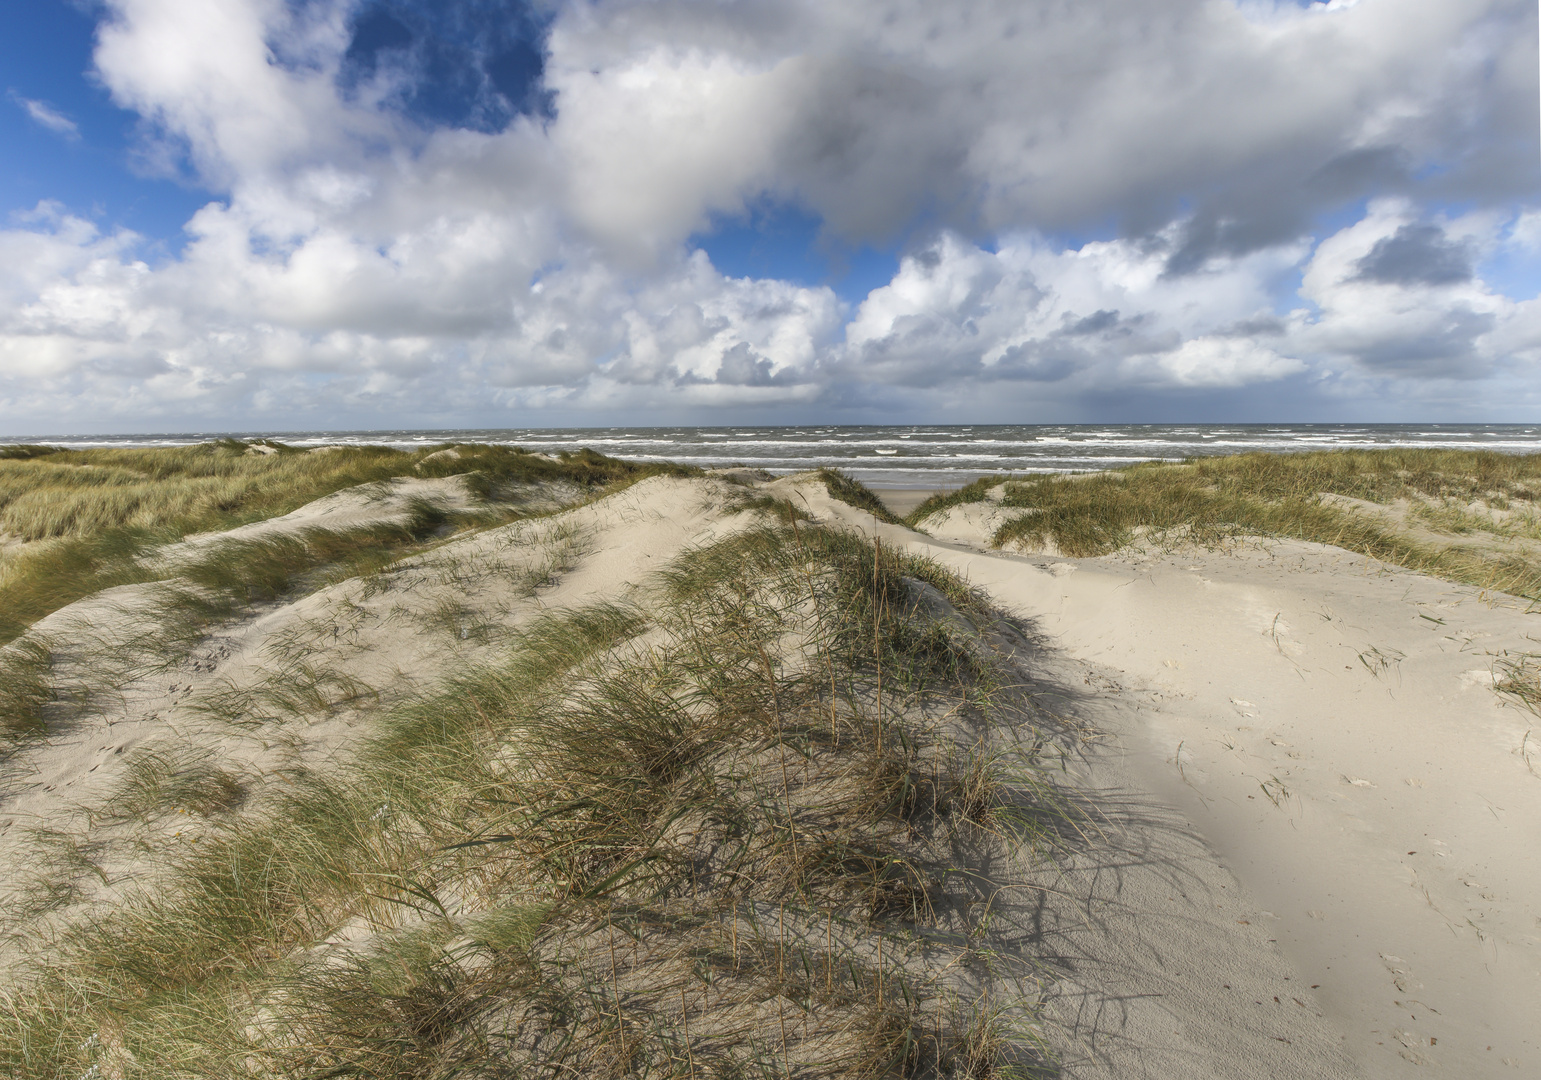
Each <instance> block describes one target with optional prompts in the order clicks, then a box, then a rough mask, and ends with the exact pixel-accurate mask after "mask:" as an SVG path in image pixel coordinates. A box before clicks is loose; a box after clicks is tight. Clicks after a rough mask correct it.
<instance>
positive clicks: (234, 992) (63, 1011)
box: [0, 518, 1064, 1080]
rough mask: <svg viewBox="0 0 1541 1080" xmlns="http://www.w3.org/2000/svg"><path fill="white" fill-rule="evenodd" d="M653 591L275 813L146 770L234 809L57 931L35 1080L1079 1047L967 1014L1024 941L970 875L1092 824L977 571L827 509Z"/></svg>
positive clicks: (12, 1021) (393, 713) (954, 1061)
mask: <svg viewBox="0 0 1541 1080" xmlns="http://www.w3.org/2000/svg"><path fill="white" fill-rule="evenodd" d="M651 589H652V591H651V592H650V593H649V594H648V600H647V602H646V604H645V605H644V606H639V607H627V606H614V605H598V606H592V607H587V608H582V609H578V610H575V611H569V612H563V613H557V614H547V615H544V616H542V617H541V618H539V619H537V620H536V621H534V622H533V623H532V624H529V625H527V626H526V627H524V628H523V629H522V630H521V631H519V632H518V633H517V635H516V637H515V638H514V640H513V644H512V646H511V648H509V649H508V651H507V652H506V655H505V656H504V657H503V658H502V659H500V660H498V661H496V662H493V663H489V664H487V665H485V666H481V667H474V668H468V669H464V670H462V671H460V672H458V673H457V674H456V675H454V676H453V677H452V678H451V679H449V680H448V681H447V682H446V683H445V684H444V685H443V686H441V687H439V688H438V689H436V690H434V691H432V692H428V693H425V694H423V695H422V696H420V697H418V698H416V699H414V700H411V701H408V702H405V703H402V704H398V705H396V706H393V707H392V708H391V710H390V711H389V712H388V713H387V714H386V715H384V716H383V717H382V718H381V720H380V723H379V726H378V728H377V729H376V734H375V735H374V736H373V737H372V738H371V739H369V740H368V741H367V742H366V743H365V745H364V746H363V747H362V748H361V749H360V751H359V753H358V755H357V757H356V758H355V759H353V760H352V761H350V762H349V763H347V764H343V765H338V766H335V767H333V768H331V769H329V770H328V771H327V772H325V773H315V772H305V771H303V770H297V771H295V772H294V773H293V774H291V775H290V777H289V780H290V782H289V783H286V784H284V785H282V786H280V787H278V788H277V790H276V791H272V792H269V793H267V794H266V795H265V796H263V798H264V799H265V800H266V801H265V802H263V803H262V804H261V805H260V806H257V807H255V808H252V809H250V810H248V811H247V812H245V813H241V814H225V813H224V810H223V807H224V806H225V805H227V804H226V802H225V798H226V795H228V797H229V799H230V800H232V802H231V803H230V805H233V800H235V799H237V798H239V796H238V795H236V793H235V789H234V788H229V789H228V791H226V789H224V788H220V786H219V785H220V784H221V781H220V780H219V779H218V778H217V777H215V776H214V775H213V774H212V773H211V772H210V771H209V769H208V767H207V766H206V765H205V766H199V765H198V763H196V762H192V761H189V760H184V759H182V758H177V757H175V756H172V755H169V754H164V753H162V754H159V756H156V755H152V754H149V753H145V756H144V757H142V758H140V759H136V763H135V767H136V769H137V771H135V772H132V775H131V777H130V782H128V783H127V786H125V788H124V789H123V791H122V795H121V806H122V808H123V810H124V811H125V812H126V811H130V810H132V811H133V812H135V813H138V814H139V815H141V816H147V815H151V814H153V813H155V812H156V810H157V809H158V808H161V807H165V806H167V805H169V804H171V803H177V802H179V801H180V802H186V801H189V800H190V799H192V798H195V797H197V798H205V799H206V803H205V810H206V813H205V815H204V816H205V817H206V818H207V821H206V822H205V823H204V828H205V829H206V830H207V831H205V832H204V833H203V834H202V839H201V842H200V843H199V844H198V845H197V846H196V848H184V851H185V853H184V854H183V855H182V856H181V857H180V858H179V859H177V860H176V861H175V862H173V863H172V864H171V865H170V866H169V867H168V868H167V873H166V874H165V875H164V877H163V878H162V879H161V880H158V881H157V882H156V883H155V884H154V886H153V887H148V888H144V889H139V890H130V892H129V894H128V895H127V896H126V897H124V898H123V899H122V900H121V901H120V902H117V903H115V904H114V905H113V906H112V907H111V908H110V909H107V910H103V911H101V912H97V913H95V915H94V917H91V918H85V919H82V920H80V921H78V922H75V923H72V924H70V925H68V926H66V927H64V928H62V929H61V930H59V931H58V932H57V935H56V937H55V938H54V939H53V940H52V941H50V943H49V947H48V948H47V950H46V952H45V953H43V954H41V955H40V957H39V961H38V963H37V964H36V965H35V966H34V967H32V968H31V969H30V970H28V971H27V972H26V973H25V975H24V976H23V977H22V978H21V979H20V981H19V983H18V984H17V985H16V986H15V987H14V988H13V989H11V990H10V991H9V992H8V994H7V996H6V999H5V1005H4V1007H3V1008H0V1072H4V1073H5V1075H7V1076H14V1077H17V1078H18V1080H31V1078H41V1077H49V1078H53V1077H58V1076H78V1075H87V1074H90V1075H103V1076H105V1075H114V1076H119V1077H122V1078H124V1080H130V1078H137V1077H149V1076H154V1077H157V1078H160V1077H165V1078H180V1077H188V1078H191V1077H199V1078H206V1077H232V1078H233V1077H323V1076H333V1077H341V1076H349V1077H368V1078H380V1080H385V1078H400V1077H423V1078H428V1077H450V1076H494V1075H499V1076H501V1075H521V1074H523V1073H525V1072H530V1073H541V1074H544V1073H546V1072H548V1071H549V1072H551V1073H553V1074H556V1073H564V1074H565V1073H572V1074H575V1075H581V1076H590V1075H592V1076H600V1075H604V1076H612V1077H613V1076H622V1075H628V1074H635V1075H639V1076H659V1077H665V1076H667V1077H679V1078H683V1077H685V1076H687V1075H691V1074H692V1073H694V1072H697V1071H698V1070H699V1072H700V1075H703V1076H748V1075H754V1074H758V1073H761V1072H766V1071H769V1072H771V1073H774V1074H776V1075H799V1074H801V1075H807V1076H811V1075H819V1076H833V1077H853V1078H854V1077H863V1078H864V1077H878V1076H883V1075H891V1074H894V1073H913V1072H915V1071H917V1070H918V1069H920V1068H922V1067H925V1068H928V1069H931V1068H935V1069H937V1070H938V1071H939V1072H942V1073H947V1074H949V1075H969V1076H974V1075H987V1074H990V1073H991V1072H992V1071H999V1070H1001V1069H1003V1068H1004V1067H1006V1066H1007V1065H1009V1064H1010V1063H1011V1062H1012V1061H1013V1060H1017V1061H1018V1063H1019V1064H1022V1065H1023V1066H1024V1074H1025V1071H1026V1066H1027V1065H1032V1064H1034V1063H1037V1064H1042V1059H1041V1057H1038V1056H1035V1054H1036V1052H1035V1051H1033V1050H1032V1049H1031V1047H1030V1046H1029V1047H1026V1048H1025V1049H1024V1043H1023V1041H1022V1039H1020V1038H1007V1037H1006V1034H1005V1033H1006V1032H1008V1030H1009V1028H1010V1017H1009V1016H1003V1015H1001V1014H1000V1013H999V1012H998V1011H992V1010H991V1009H989V1008H988V1007H985V1008H983V1009H974V1008H971V1007H968V1006H966V1005H960V1001H967V1000H970V999H971V997H972V995H971V994H970V993H969V992H968V986H969V984H967V982H966V981H965V982H962V983H960V982H958V980H966V979H967V978H968V977H969V975H968V972H969V971H970V970H971V968H970V965H969V964H967V963H961V962H958V963H951V962H949V961H950V959H951V958H952V957H953V954H954V953H956V952H957V951H958V950H959V949H963V950H965V951H967V950H971V949H973V948H975V947H976V945H977V944H978V943H979V942H982V941H985V940H986V939H988V937H989V935H990V934H991V933H993V932H994V931H993V930H991V928H990V924H987V923H986V922H982V921H981V916H980V913H981V912H988V911H989V910H990V906H991V905H990V904H989V903H987V902H986V901H987V900H988V899H989V898H991V897H992V896H993V895H994V893H993V888H992V886H991V885H990V883H989V882H988V881H986V880H985V879H984V878H983V877H982V876H981V875H980V874H979V873H977V872H970V873H958V872H955V871H954V869H953V868H954V866H955V864H956V862H957V861H958V860H959V859H962V858H964V856H965V853H968V852H973V853H976V854H977V853H978V852H979V851H981V850H983V849H985V848H989V849H990V850H995V849H994V848H990V845H992V844H1001V843H1007V842H1008V841H1009V844H1010V847H1009V848H1007V849H1003V850H1011V851H1015V850H1017V845H1019V844H1023V843H1026V844H1028V845H1029V846H1031V845H1034V844H1047V843H1051V842H1052V835H1053V833H1054V831H1055V829H1056V828H1057V827H1058V825H1057V823H1058V822H1060V821H1062V820H1063V816H1064V815H1063V812H1062V811H1061V810H1060V809H1059V807H1058V804H1057V802H1056V801H1055V800H1054V799H1053V797H1052V796H1051V795H1050V794H1049V793H1048V790H1047V788H1045V787H1044V786H1043V785H1042V783H1041V782H1040V781H1038V780H1037V778H1036V772H1035V766H1034V764H1033V758H1032V754H1033V753H1034V752H1035V751H1028V752H1026V753H1021V754H1015V755H1007V754H1004V753H1003V752H1002V751H1001V750H1000V748H999V747H996V748H994V749H991V748H990V747H989V746H987V745H986V744H984V743H980V744H979V745H978V746H975V745H974V743H975V741H976V740H977V739H981V738H983V737H984V734H985V733H986V732H987V731H988V730H990V724H991V720H990V717H991V715H993V710H994V709H995V708H997V707H998V706H997V704H996V701H995V698H994V696H993V695H994V694H995V693H996V691H997V684H998V680H997V679H996V678H995V677H994V675H993V668H992V663H991V660H990V658H989V655H988V650H986V649H985V648H984V647H983V646H982V645H980V644H979V642H978V641H977V640H972V639H971V638H970V636H969V632H968V631H967V630H966V628H958V627H951V628H949V627H948V626H946V625H942V624H940V623H938V622H937V621H936V620H935V619H933V618H931V617H930V616H928V615H927V614H926V610H927V609H926V607H925V604H924V603H923V602H922V601H923V599H924V597H926V596H930V595H932V593H929V592H927V591H926V590H928V589H929V590H935V591H938V592H941V593H944V594H950V595H953V596H956V597H957V598H959V600H960V601H963V602H968V603H975V601H974V600H973V596H972V594H971V593H970V591H969V590H968V588H967V587H966V585H965V584H964V583H962V582H960V581H958V580H957V579H955V578H953V577H952V576H951V575H949V574H948V573H947V572H946V571H944V570H942V569H941V568H939V567H937V566H936V565H935V564H932V563H929V562H927V561H925V560H922V559H918V558H915V557H912V556H908V555H904V554H902V553H898V552H892V551H887V550H884V549H881V548H877V547H874V546H873V545H872V544H870V543H867V542H866V541H864V540H863V539H861V538H860V537H858V536H855V535H853V534H848V533H840V532H833V531H827V530H821V529H813V528H809V527H807V526H805V525H803V524H802V523H801V522H799V521H798V520H796V519H795V518H793V519H792V520H791V521H790V522H789V523H787V524H781V523H775V522H768V523H765V524H763V525H761V526H759V527H754V528H750V529H748V530H745V531H743V532H740V533H737V534H735V535H733V536H731V537H729V538H728V539H726V540H723V541H721V542H719V543H716V544H713V545H711V546H708V547H705V548H702V549H698V550H693V551H691V552H689V553H688V554H687V555H686V556H684V557H683V558H682V559H681V560H680V561H679V562H677V563H676V564H675V565H674V566H672V567H671V568H669V569H668V571H667V572H665V573H664V574H663V575H662V576H661V577H660V578H659V579H657V580H656V581H655V582H654V583H653V584H652V586H651ZM976 613H977V614H978V615H979V616H980V617H981V618H982V617H983V615H984V612H983V610H982V609H978V610H977V612H976ZM976 636H977V635H976ZM965 728H966V729H967V730H968V731H969V732H970V733H971V735H970V737H969V738H968V739H967V740H962V741H960V739H959V737H958V736H959V732H960V731H962V730H963V729H965ZM200 768H202V769H203V771H201V772H200V771H199V769H200ZM232 782H233V781H232ZM222 791H225V792H226V794H221V792H222ZM248 798H250V796H248ZM200 813H203V811H200ZM998 858H999V856H998V855H997V859H998ZM997 917H998V916H997ZM360 934H363V935H365V936H366V938H367V940H366V941H363V942H356V943H354V944H351V945H348V944H344V941H345V939H347V938H348V937H349V936H358V935H360ZM970 955H972V953H971V954H970ZM992 955H994V954H992ZM991 963H992V964H996V965H1002V964H1005V965H1009V964H1010V963H1011V961H1010V959H1009V958H1008V957H1007V956H1005V955H997V956H996V958H995V959H994V960H992V961H991ZM93 1070H94V1072H93Z"/></svg>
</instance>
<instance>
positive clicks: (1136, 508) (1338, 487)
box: [910, 449, 1541, 600]
mask: <svg viewBox="0 0 1541 1080" xmlns="http://www.w3.org/2000/svg"><path fill="white" fill-rule="evenodd" d="M996 489H999V494H998V495H997V494H995V492H996ZM1538 497H1541V456H1538V455H1524V456H1516V455H1506V454H1497V453H1478V452H1468V451H1453V450H1416V449H1415V450H1373V451H1371V450H1362V451H1361V450H1333V451H1322V452H1314V453H1302V454H1261V453H1256V454H1240V455H1236V456H1232V457H1217V458H1198V459H1193V460H1190V461H1186V462H1183V463H1181V464H1163V463H1147V464H1142V465H1134V466H1130V467H1128V468H1124V469H1118V470H1113V471H1109V472H1103V473H1095V474H1092V475H1088V476H1072V477H1062V476H1045V477H1034V478H1029V479H1025V480H1021V479H1009V478H1006V477H991V478H986V479H983V480H980V481H976V482H975V483H973V484H971V485H969V486H968V487H967V488H964V489H962V490H960V491H957V492H953V493H950V494H948V495H944V496H938V497H936V498H933V499H931V500H928V501H927V502H925V503H923V504H921V505H920V506H919V507H917V508H916V510H915V512H914V513H913V514H912V515H911V517H910V521H911V522H912V523H917V524H918V523H922V522H924V521H925V520H926V519H927V518H929V517H931V516H932V515H934V514H937V513H941V512H943V511H945V510H947V509H948V508H950V507H953V506H959V505H963V504H966V503H970V502H983V501H985V500H986V499H994V500H995V501H997V503H998V505H999V506H1000V508H1001V510H1002V511H1003V512H1006V513H1007V514H1008V516H1007V518H1006V520H1005V521H1004V523H1003V524H1001V525H1000V526H999V528H998V529H997V530H996V531H995V534H994V537H993V543H994V545H995V546H997V547H1001V546H1005V545H1008V544H1021V545H1025V546H1029V547H1038V548H1043V547H1045V546H1047V545H1049V544H1052V545H1053V546H1054V548H1055V549H1057V550H1058V551H1059V552H1060V553H1061V554H1064V555H1068V556H1071V557H1087V556H1096V555H1105V554H1109V553H1111V552H1114V551H1117V550H1119V549H1120V548H1123V547H1126V546H1128V545H1129V544H1131V543H1134V542H1135V541H1136V540H1137V539H1141V538H1143V539H1145V540H1148V541H1151V542H1155V543H1158V544H1168V543H1184V542H1186V543H1197V544H1202V545H1214V544H1217V543H1220V542H1222V541H1225V540H1228V539H1232V538H1235V537H1239V536H1274V537H1288V538H1292V539H1297V540H1307V541H1312V542H1315V543H1322V544H1331V545H1334V546H1337V547H1341V548H1345V549H1347V550H1349V551H1354V552H1358V553H1360V554H1364V555H1369V556H1371V557H1373V558H1376V559H1379V560H1381V561H1383V562H1387V563H1391V564H1394V565H1397V566H1404V567H1407V568H1409V569H1413V570H1419V571H1423V572H1426V573H1430V574H1433V575H1435V576H1438V577H1444V578H1447V579H1450V580H1453V581H1458V582H1462V583H1464V584H1469V585H1476V586H1478V587H1481V588H1488V589H1495V590H1499V591H1502V592H1508V593H1512V594H1514V595H1517V596H1522V597H1526V598H1528V599H1532V600H1534V599H1537V598H1541V552H1538V550H1537V549H1534V548H1532V547H1531V546H1530V545H1529V544H1528V543H1527V541H1530V540H1534V539H1536V538H1537V537H1541V512H1538V510H1537V506H1536V501H1537V499H1538ZM1349 500H1357V501H1358V502H1359V503H1362V504H1365V505H1355V504H1354V503H1352V502H1349ZM1013 510H1016V511H1022V512H1021V513H1017V514H1010V513H1009V512H1010V511H1013Z"/></svg>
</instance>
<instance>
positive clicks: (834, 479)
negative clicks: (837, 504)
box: [818, 469, 904, 525]
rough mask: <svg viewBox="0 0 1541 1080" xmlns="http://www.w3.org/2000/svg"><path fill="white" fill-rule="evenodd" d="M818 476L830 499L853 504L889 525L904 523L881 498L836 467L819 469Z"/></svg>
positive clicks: (849, 504)
mask: <svg viewBox="0 0 1541 1080" xmlns="http://www.w3.org/2000/svg"><path fill="white" fill-rule="evenodd" d="M818 477H819V479H820V480H822V481H824V488H825V490H826V491H828V492H829V497H830V498H831V499H838V500H839V501H841V502H843V503H845V504H846V505H848V506H854V507H856V509H858V510H860V511H862V512H864V513H868V514H871V515H872V516H873V517H875V518H877V519H878V520H879V521H882V522H886V523H887V524H889V525H903V524H904V522H903V521H902V520H900V519H899V518H897V517H895V516H894V513H893V511H891V510H889V509H888V507H887V506H886V505H884V503H883V500H882V499H880V498H878V496H877V494H876V493H875V492H873V491H872V490H871V489H870V488H868V487H867V486H866V485H865V484H863V483H862V482H861V481H860V480H853V479H852V478H851V477H849V476H847V475H845V473H843V472H841V471H840V470H838V469H820V470H819V472H818Z"/></svg>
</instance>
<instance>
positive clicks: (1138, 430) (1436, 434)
mask: <svg viewBox="0 0 1541 1080" xmlns="http://www.w3.org/2000/svg"><path fill="white" fill-rule="evenodd" d="M218 438H237V439H258V438H261V439H276V440H278V441H280V442H284V443H288V444H290V445H292V446H298V447H307V448H308V447H315V446H333V445H337V446H358V445H365V444H372V445H386V446H396V447H402V448H413V447H422V446H430V445H433V444H435V443H446V442H461V443H500V444H508V445H514V446H522V447H526V448H528V449H530V450H541V451H546V452H554V451H561V450H578V449H581V448H583V447H592V448H593V449H594V450H597V451H599V452H601V453H604V454H608V455H610V456H612V457H617V458H622V459H625V460H628V461H656V460H668V461H678V462H684V463H686V464H689V465H699V466H702V467H703V468H709V469H711V468H726V467H730V466H747V467H750V468H756V469H764V470H766V471H767V472H770V473H776V474H781V473H790V472H799V471H801V470H804V469H814V468H819V467H821V466H830V467H833V468H836V469H841V470H843V471H844V472H846V473H848V474H849V475H851V476H853V477H855V478H856V479H858V480H860V481H861V482H862V483H864V484H867V485H868V486H869V487H876V488H896V489H943V488H954V487H959V486H961V485H963V484H966V483H968V482H969V481H970V480H973V479H976V478H977V477H980V476H986V475H991V474H998V473H1019V474H1022V473H1073V472H1090V471H1095V470H1099V469H1112V468H1117V467H1119V466H1121V465H1131V464H1134V463H1135V462H1140V461H1181V460H1183V459H1185V458H1193V457H1209V456H1215V455H1221V454H1238V453H1245V452H1248V451H1254V450H1263V451H1268V452H1272V453H1291V452H1296V451H1303V450H1334V449H1344V448H1348V447H1360V448H1390V447H1447V448H1450V449H1459V450H1493V451H1497V452H1499V453H1505V454H1534V453H1541V424H974V425H967V426H953V425H946V426H942V425H896V426H890V427H885V426H819V425H805V426H786V427H780V426H778V427H762V426H744V427H601V428H497V429H495V428H475V429H465V430H381V431H229V432H227V431H205V432H189V433H181V434H141V435H91V436H76V435H54V436H40V437H35V438H17V439H3V438H0V443H4V442H9V443H12V444H16V443H30V444H48V445H53V446H65V447H75V448H84V447H144V446H185V445H188V444H191V443H197V442H203V441H207V440H210V439H218Z"/></svg>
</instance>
